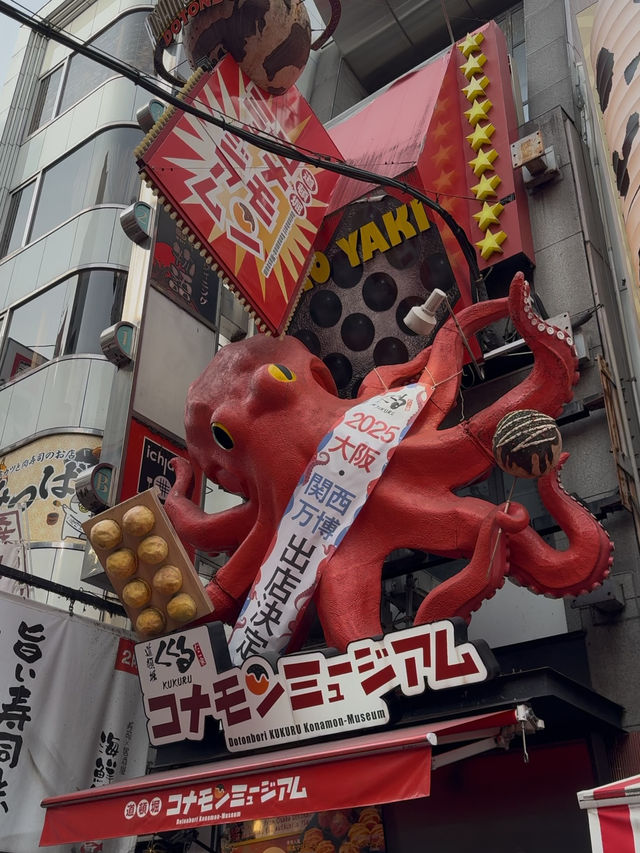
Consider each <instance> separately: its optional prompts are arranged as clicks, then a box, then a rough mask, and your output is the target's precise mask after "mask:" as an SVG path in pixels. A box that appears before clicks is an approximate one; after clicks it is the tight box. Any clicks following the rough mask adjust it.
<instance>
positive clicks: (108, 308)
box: [0, 269, 127, 384]
mask: <svg viewBox="0 0 640 853" xmlns="http://www.w3.org/2000/svg"><path fill="white" fill-rule="evenodd" d="M126 280H127V274H126V273H125V272H122V271H120V270H102V269H100V270H83V271H82V272H80V273H77V274H76V275H73V276H70V277H69V278H66V279H64V281H60V282H58V284H55V285H54V286H53V287H50V288H49V289H48V290H46V291H44V293H39V294H38V295H37V296H35V297H34V298H33V299H30V300H29V301H28V302H25V303H24V304H22V305H20V306H19V307H18V308H16V309H14V310H13V311H12V312H11V315H10V317H9V323H8V326H7V332H6V335H5V341H4V347H3V348H2V352H3V355H2V361H1V362H0V384H1V383H2V382H6V381H8V380H9V379H13V378H15V377H16V376H17V375H18V374H20V373H23V372H24V371H26V370H30V369H32V368H34V367H38V366H39V365H40V364H44V362H45V361H49V360H50V359H52V358H56V357H58V356H61V355H71V354H74V353H76V354H79V353H100V352H102V350H101V349H100V333H101V332H102V331H103V330H104V329H106V328H107V327H108V326H112V325H113V324H114V323H117V322H118V320H119V319H120V317H121V314H122V304H123V300H124V291H125V286H126Z"/></svg>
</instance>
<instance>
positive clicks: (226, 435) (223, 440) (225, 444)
mask: <svg viewBox="0 0 640 853" xmlns="http://www.w3.org/2000/svg"><path fill="white" fill-rule="evenodd" d="M211 434H212V435H213V440H214V441H215V443H216V444H217V445H218V447H221V448H222V449H223V450H233V445H234V441H233V439H232V438H231V433H230V432H229V430H228V429H227V428H226V427H225V426H222V424H217V423H216V424H211Z"/></svg>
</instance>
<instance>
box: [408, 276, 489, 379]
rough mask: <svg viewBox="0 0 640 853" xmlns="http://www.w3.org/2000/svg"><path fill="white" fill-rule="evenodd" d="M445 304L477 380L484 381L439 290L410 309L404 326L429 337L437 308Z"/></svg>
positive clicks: (444, 295) (443, 294) (463, 336)
mask: <svg viewBox="0 0 640 853" xmlns="http://www.w3.org/2000/svg"><path fill="white" fill-rule="evenodd" d="M443 302H444V303H445V305H446V306H447V311H448V312H449V314H450V315H451V319H452V320H453V322H454V325H455V327H456V329H457V330H458V334H459V335H460V337H461V338H462V342H463V343H464V345H465V348H466V350H467V352H468V353H469V356H470V358H471V361H472V363H473V366H474V368H475V371H476V373H477V374H478V378H479V379H481V380H482V379H484V371H483V370H482V368H481V367H480V365H479V364H478V362H477V361H476V357H475V356H474V354H473V350H472V349H471V345H470V344H469V341H468V340H467V336H466V335H465V333H464V332H463V331H462V327H461V326H460V323H458V318H457V317H456V315H455V314H454V313H453V308H452V307H451V304H450V303H449V300H448V299H447V294H446V293H445V292H444V291H443V290H440V289H439V288H437V287H436V288H434V290H432V291H431V293H430V294H429V297H428V299H427V301H426V302H423V304H422V305H416V306H415V307H414V308H412V309H411V310H410V311H409V313H408V314H407V316H406V317H405V318H404V324H405V326H408V328H409V329H411V331H412V332H415V333H416V335H429V334H430V333H431V332H432V331H433V329H434V328H435V326H436V324H437V322H438V320H437V318H436V312H437V310H438V308H440V306H441V305H442V303H443Z"/></svg>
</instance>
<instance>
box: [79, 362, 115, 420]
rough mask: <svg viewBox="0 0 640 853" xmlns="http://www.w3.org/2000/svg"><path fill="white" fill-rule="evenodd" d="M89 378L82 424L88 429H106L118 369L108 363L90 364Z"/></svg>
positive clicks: (83, 406)
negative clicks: (111, 394) (110, 397)
mask: <svg viewBox="0 0 640 853" xmlns="http://www.w3.org/2000/svg"><path fill="white" fill-rule="evenodd" d="M89 365H90V366H89V377H88V381H87V387H86V390H85V395H84V401H83V405H82V416H81V424H82V426H83V427H87V428H88V429H104V425H105V423H106V420H107V410H108V408H109V394H110V393H111V383H112V382H113V377H114V375H115V372H116V369H115V367H114V366H113V365H112V364H110V363H109V362H108V361H95V360H93V361H91V362H89Z"/></svg>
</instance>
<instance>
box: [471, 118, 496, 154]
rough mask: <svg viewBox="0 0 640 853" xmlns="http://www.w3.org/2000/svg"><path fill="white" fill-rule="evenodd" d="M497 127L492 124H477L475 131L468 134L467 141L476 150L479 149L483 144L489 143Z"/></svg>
mask: <svg viewBox="0 0 640 853" xmlns="http://www.w3.org/2000/svg"><path fill="white" fill-rule="evenodd" d="M495 131H496V129H495V127H494V126H493V125H492V124H482V125H481V124H477V125H476V126H475V128H474V130H473V133H471V134H469V136H467V142H468V143H469V145H470V146H471V147H472V148H473V150H474V151H477V150H478V149H479V148H481V147H482V146H483V145H488V144H489V141H490V140H491V137H492V136H493V134H494V133H495Z"/></svg>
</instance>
